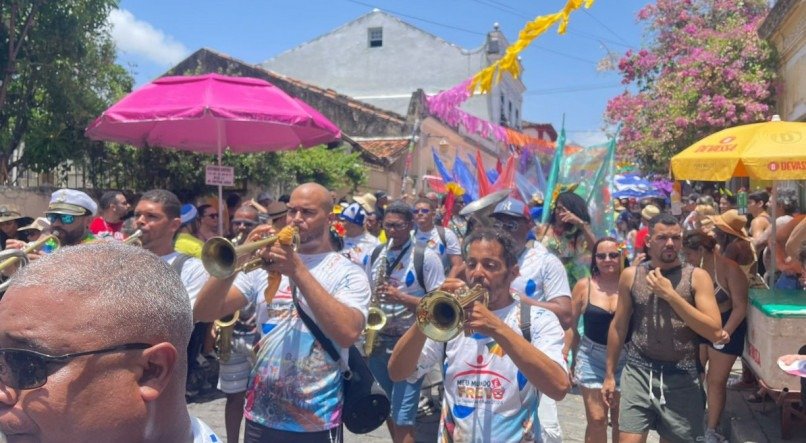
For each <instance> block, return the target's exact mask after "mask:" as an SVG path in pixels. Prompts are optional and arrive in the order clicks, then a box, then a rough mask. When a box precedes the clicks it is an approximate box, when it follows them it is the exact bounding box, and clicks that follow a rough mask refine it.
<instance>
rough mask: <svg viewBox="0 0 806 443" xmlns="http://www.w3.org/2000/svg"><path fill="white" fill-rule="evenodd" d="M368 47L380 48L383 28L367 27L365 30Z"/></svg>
mask: <svg viewBox="0 0 806 443" xmlns="http://www.w3.org/2000/svg"><path fill="white" fill-rule="evenodd" d="M367 35H368V37H369V47H370V48H380V47H381V46H383V28H369V29H368V30H367Z"/></svg>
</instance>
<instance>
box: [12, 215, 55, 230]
mask: <svg viewBox="0 0 806 443" xmlns="http://www.w3.org/2000/svg"><path fill="white" fill-rule="evenodd" d="M49 228H50V222H49V221H48V219H46V218H45V217H39V218H37V219H36V220H34V221H33V222H31V224H29V225H25V226H23V227H21V228H19V229H17V230H18V231H25V230H28V229H31V230H37V231H39V232H42V231H44V230H45V229H49Z"/></svg>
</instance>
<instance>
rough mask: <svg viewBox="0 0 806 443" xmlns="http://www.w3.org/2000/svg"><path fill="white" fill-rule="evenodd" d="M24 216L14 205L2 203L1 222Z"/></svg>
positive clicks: (0, 209)
mask: <svg viewBox="0 0 806 443" xmlns="http://www.w3.org/2000/svg"><path fill="white" fill-rule="evenodd" d="M21 218H22V214H20V210H19V209H17V207H16V206H13V205H0V223H3V222H7V221H12V220H18V219H21Z"/></svg>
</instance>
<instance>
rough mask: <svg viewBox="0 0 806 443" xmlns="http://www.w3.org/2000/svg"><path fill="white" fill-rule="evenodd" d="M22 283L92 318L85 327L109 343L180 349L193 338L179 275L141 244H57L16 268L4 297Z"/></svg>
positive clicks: (55, 303)
mask: <svg viewBox="0 0 806 443" xmlns="http://www.w3.org/2000/svg"><path fill="white" fill-rule="evenodd" d="M24 288H34V289H37V291H36V294H41V295H42V297H43V298H44V301H43V303H44V305H43V306H46V305H47V304H48V303H50V304H52V309H53V310H52V311H51V312H59V311H60V310H61V309H62V308H63V307H64V306H71V307H75V308H76V310H77V311H78V312H79V315H80V316H81V317H82V318H86V319H89V321H86V322H82V328H83V329H84V330H85V332H87V333H88V334H91V335H93V336H95V337H101V338H102V339H103V340H104V341H108V342H109V343H105V344H119V343H127V342H147V343H160V342H169V343H171V344H172V345H174V347H176V349H179V350H182V349H185V348H186V347H187V344H188V341H189V340H190V332H191V330H192V328H193V321H192V313H191V309H190V301H189V299H188V295H187V292H186V291H185V289H184V286H182V282H181V281H180V280H179V276H178V275H177V273H176V272H175V271H174V270H173V269H171V267H170V266H168V265H167V264H166V263H165V262H164V261H163V260H161V259H160V258H159V257H157V256H156V255H154V254H152V253H150V252H148V251H147V250H145V249H142V248H136V247H133V246H128V245H125V244H123V243H121V242H113V241H99V242H95V243H90V244H86V245H77V246H71V247H69V248H63V249H59V250H58V252H56V253H53V254H50V255H47V256H44V257H42V258H40V259H39V260H35V261H32V262H31V264H30V265H29V266H25V267H24V268H22V269H21V270H20V271H19V272H17V273H16V274H15V275H14V278H13V279H12V281H11V285H10V287H9V289H8V292H7V293H6V295H5V297H4V298H8V299H13V298H14V297H15V296H17V293H19V292H21V291H20V290H21V289H24ZM121 325H125V327H121ZM183 355H184V352H180V356H183ZM182 360H184V359H182Z"/></svg>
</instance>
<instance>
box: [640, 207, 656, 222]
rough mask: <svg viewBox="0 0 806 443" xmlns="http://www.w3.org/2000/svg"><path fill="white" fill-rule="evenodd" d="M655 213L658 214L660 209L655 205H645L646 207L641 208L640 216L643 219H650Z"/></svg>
mask: <svg viewBox="0 0 806 443" xmlns="http://www.w3.org/2000/svg"><path fill="white" fill-rule="evenodd" d="M656 215H660V209H658V207H657V206H655V205H646V207H644V209H642V210H641V218H643V219H644V220H652V217H655V216H656Z"/></svg>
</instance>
